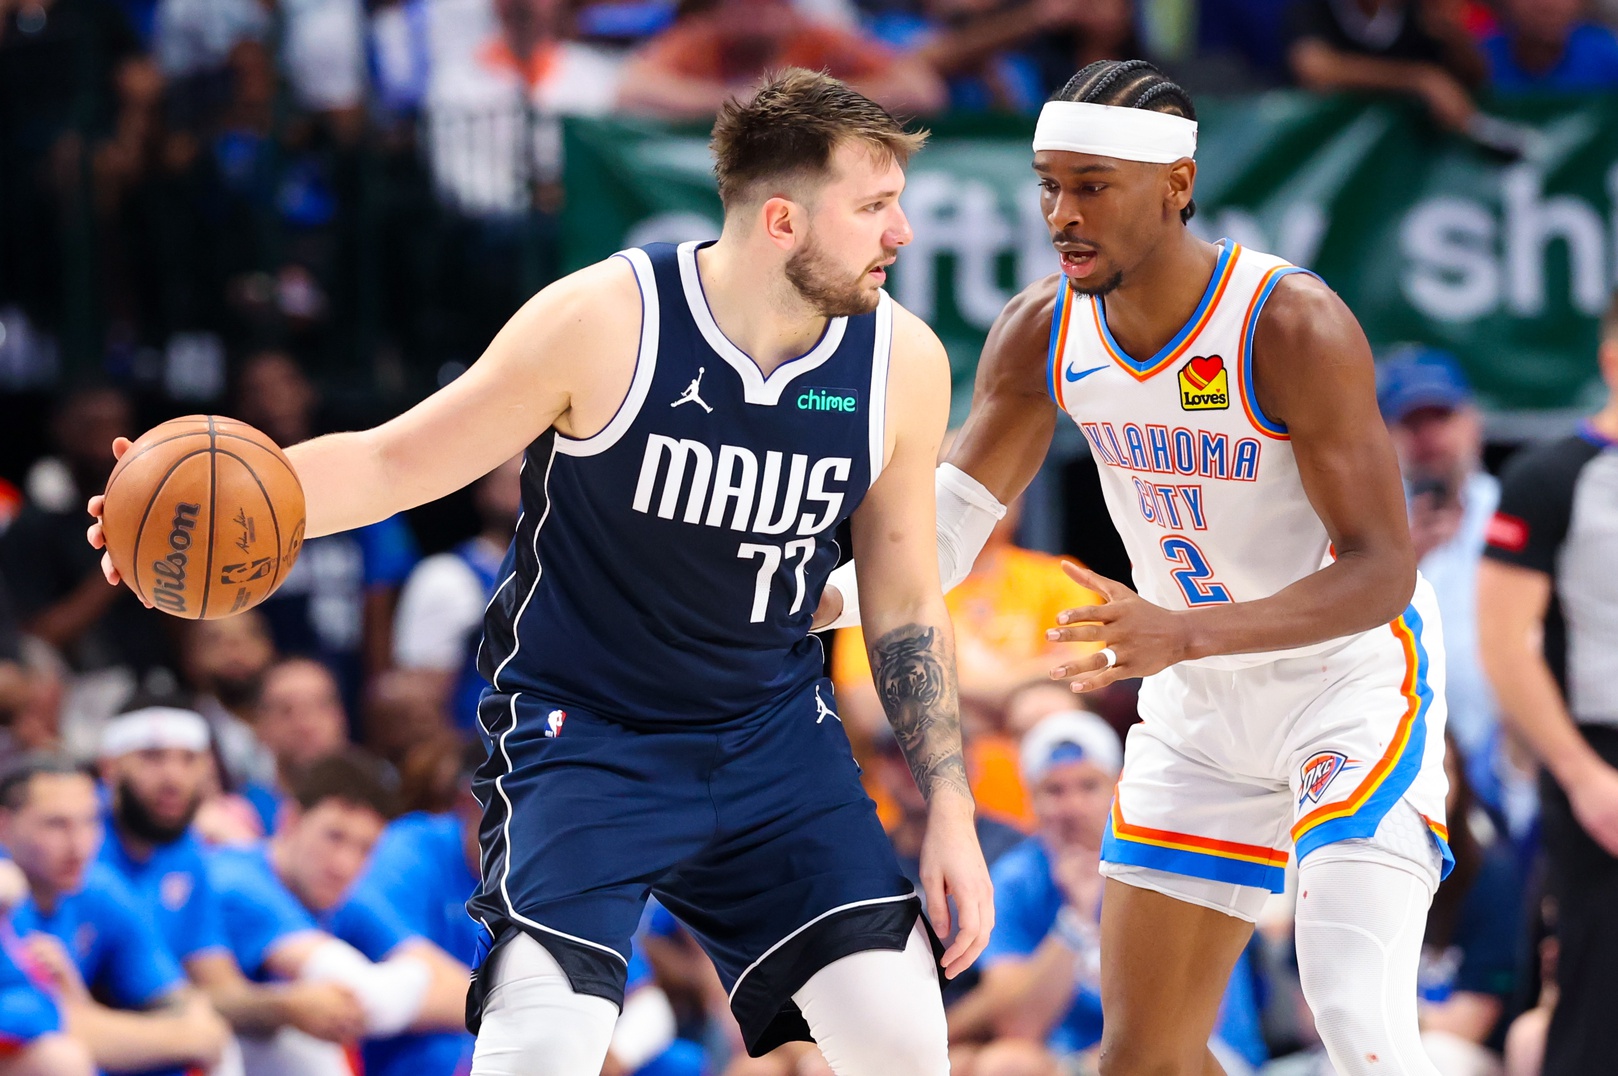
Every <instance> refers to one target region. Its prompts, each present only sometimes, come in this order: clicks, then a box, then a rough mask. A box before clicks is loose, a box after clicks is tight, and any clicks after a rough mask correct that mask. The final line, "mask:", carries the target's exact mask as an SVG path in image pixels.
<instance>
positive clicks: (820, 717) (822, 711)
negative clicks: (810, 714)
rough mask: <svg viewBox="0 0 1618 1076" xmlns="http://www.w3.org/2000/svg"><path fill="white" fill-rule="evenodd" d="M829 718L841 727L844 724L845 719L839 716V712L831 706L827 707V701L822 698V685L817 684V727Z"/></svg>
mask: <svg viewBox="0 0 1618 1076" xmlns="http://www.w3.org/2000/svg"><path fill="white" fill-rule="evenodd" d="M828 717H829V718H831V719H832V720H834V721H836V722H837V723H838V724H839V725H841V724H842V723H843V719H842V718H840V717H838V716H837V711H836V710H833V709H832V708H831V707H830V706H827V705H826V700H825V699H823V698H821V697H820V685H819V684H816V685H815V724H817V725H818V724H820V723H821V722H822V721H824V720H826V719H827V718H828Z"/></svg>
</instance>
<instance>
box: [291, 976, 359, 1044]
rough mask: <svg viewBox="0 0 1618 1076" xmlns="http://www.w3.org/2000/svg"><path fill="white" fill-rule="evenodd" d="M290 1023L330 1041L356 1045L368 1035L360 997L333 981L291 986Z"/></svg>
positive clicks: (309, 982)
mask: <svg viewBox="0 0 1618 1076" xmlns="http://www.w3.org/2000/svg"><path fill="white" fill-rule="evenodd" d="M286 1006H287V1022H288V1023H289V1024H291V1026H293V1027H295V1028H297V1029H298V1030H299V1031H302V1032H303V1033H304V1034H306V1035H313V1036H314V1037H315V1038H317V1039H325V1040H326V1041H327V1042H352V1041H354V1040H355V1039H358V1038H360V1037H361V1036H363V1035H364V1034H365V1010H364V1009H363V1008H361V1006H360V1001H359V998H357V997H355V996H354V992H353V991H352V990H350V989H349V988H348V987H346V986H343V985H342V984H341V983H335V982H332V981H330V980H319V981H308V982H298V983H292V984H290V985H289V986H288V987H287V995H286Z"/></svg>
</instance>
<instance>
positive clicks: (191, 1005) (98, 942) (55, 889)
mask: <svg viewBox="0 0 1618 1076" xmlns="http://www.w3.org/2000/svg"><path fill="white" fill-rule="evenodd" d="M100 842H101V821H100V807H99V804H98V802H97V797H96V787H95V783H94V782H93V781H91V779H90V777H89V776H88V775H87V774H85V773H84V772H83V771H82V770H79V769H78V768H77V767H75V766H74V765H73V764H72V763H71V762H70V761H67V760H63V759H58V758H54V757H47V756H33V757H29V758H26V759H24V760H21V761H20V762H18V763H17V764H16V765H15V766H14V767H13V768H12V769H11V770H9V771H8V772H7V773H6V774H5V776H4V777H3V778H0V843H3V844H4V845H5V847H6V848H7V849H8V850H9V851H10V852H11V855H12V858H13V860H14V861H15V862H16V864H17V866H18V867H19V868H21V869H22V872H23V874H24V876H25V877H26V878H27V879H28V886H29V890H30V895H29V897H28V898H27V899H26V900H24V901H23V902H22V903H21V904H20V905H19V906H18V907H17V909H16V910H15V911H14V912H13V913H12V926H13V928H14V929H15V931H16V933H17V935H18V936H19V937H20V938H21V939H22V942H21V944H22V946H23V950H24V952H26V953H27V955H28V958H29V959H30V960H32V961H33V962H35V964H36V966H38V967H39V968H41V969H42V971H43V972H44V974H45V975H46V976H47V978H48V979H49V980H50V983H51V986H52V988H53V990H54V991H55V993H56V995H57V1001H58V1004H59V1005H60V1006H61V1008H62V1012H63V1015H64V1017H65V1018H66V1024H67V1027H68V1029H69V1031H70V1033H71V1034H72V1035H73V1037H74V1038H77V1039H79V1040H80V1041H81V1042H83V1043H84V1044H85V1045H86V1046H87V1047H88V1048H89V1050H90V1052H91V1055H92V1056H93V1058H94V1059H95V1063H96V1065H97V1067H98V1068H100V1069H101V1070H102V1071H104V1072H141V1071H149V1070H154V1069H184V1068H190V1067H193V1066H199V1065H200V1066H204V1067H207V1066H211V1065H214V1064H216V1063H218V1061H219V1059H220V1057H221V1055H222V1052H223V1050H224V1049H225V1046H226V1043H227V1042H228V1040H229V1037H230V1032H229V1029H228V1028H227V1026H226V1025H225V1023H224V1021H223V1020H221V1019H220V1018H219V1016H218V1014H217V1013H215V1012H214V1010H213V1008H212V1007H211V1006H210V1005H209V1004H208V1002H207V1000H206V999H205V998H203V997H202V996H201V995H200V994H198V993H196V992H195V991H193V990H191V989H190V988H189V987H188V986H187V985H186V982H185V977H184V975H183V974H182V973H181V971H180V968H179V966H178V965H177V964H176V963H175V962H174V958H173V957H171V956H170V955H169V952H168V947H167V946H166V945H165V944H164V943H163V941H162V940H161V938H160V937H159V935H158V931H157V928H156V927H155V926H154V925H153V924H152V922H151V920H150V919H149V918H147V917H146V916H145V915H144V914H143V913H142V911H141V909H140V903H139V901H138V900H137V899H136V897H135V896H134V894H133V893H131V892H130V891H129V889H128V888H127V887H126V886H125V885H124V883H123V882H122V881H121V880H120V879H119V878H118V876H117V875H116V874H115V873H114V872H113V871H111V870H110V869H108V868H107V867H105V866H103V865H101V864H98V863H96V862H95V855H96V849H97V846H98V845H99V844H100Z"/></svg>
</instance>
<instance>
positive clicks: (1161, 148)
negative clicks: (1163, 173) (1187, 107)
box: [1034, 101, 1197, 164]
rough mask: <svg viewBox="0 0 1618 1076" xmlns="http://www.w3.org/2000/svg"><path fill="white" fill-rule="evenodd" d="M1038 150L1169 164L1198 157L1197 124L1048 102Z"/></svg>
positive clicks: (1075, 103) (1161, 114)
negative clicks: (1184, 158)
mask: <svg viewBox="0 0 1618 1076" xmlns="http://www.w3.org/2000/svg"><path fill="white" fill-rule="evenodd" d="M1034 149H1035V151H1038V150H1042V149H1055V150H1063V151H1065V152H1068V153H1093V154H1095V155H1096V156H1098V157H1116V158H1118V159H1119V160H1121V161H1145V162H1147V163H1148V164H1170V163H1172V162H1174V161H1177V160H1179V159H1180V158H1181V157H1195V156H1196V155H1197V122H1196V121H1195V120H1188V119H1186V118H1185V117H1183V116H1171V115H1169V114H1168V113H1167V112H1149V111H1147V110H1146V109H1143V108H1119V107H1118V106H1116V105H1091V104H1086V103H1084V102H1082V101H1047V102H1045V107H1044V108H1042V109H1040V110H1039V123H1038V124H1037V125H1036V126H1035V127H1034Z"/></svg>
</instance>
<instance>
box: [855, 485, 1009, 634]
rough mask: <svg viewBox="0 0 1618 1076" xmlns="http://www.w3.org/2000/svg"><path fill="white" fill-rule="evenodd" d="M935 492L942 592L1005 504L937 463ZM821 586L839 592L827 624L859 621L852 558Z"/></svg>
mask: <svg viewBox="0 0 1618 1076" xmlns="http://www.w3.org/2000/svg"><path fill="white" fill-rule="evenodd" d="M933 488H934V491H935V493H936V494H937V496H938V580H939V582H940V583H941V584H943V589H944V592H945V593H946V594H947V593H949V592H950V591H951V590H954V589H955V588H956V587H958V586H960V584H961V580H963V579H965V578H966V577H967V576H968V575H970V574H971V573H972V565H973V564H975V563H976V562H977V559H978V554H979V553H981V552H983V546H984V545H985V544H986V543H987V542H988V540H989V534H990V532H992V531H993V530H994V525H995V524H996V523H999V522H1000V521H1001V520H1002V519H1004V518H1006V506H1005V505H1003V504H1001V503H1000V502H999V501H997V500H995V496H994V494H992V493H990V492H989V491H988V490H987V489H985V488H984V486H983V483H981V482H979V481H978V480H977V479H975V478H973V477H972V476H971V475H969V474H967V473H966V472H965V471H963V470H961V469H960V468H959V467H956V466H955V465H954V464H952V463H943V464H940V465H939V467H938V471H937V473H936V474H935V476H934V479H933ZM826 582H827V585H829V586H834V587H836V588H837V591H838V593H840V594H841V595H842V596H843V611H842V612H841V613H839V614H838V616H837V619H835V620H833V621H832V622H831V623H830V624H827V625H826V627H827V628H851V627H853V626H855V625H856V624H858V623H859V622H860V598H859V582H858V578H857V576H856V574H855V570H854V562H853V561H849V562H848V563H847V564H844V565H842V566H841V567H839V568H837V569H836V570H834V571H833V572H832V573H831V576H830V577H829V578H828V579H827V580H826Z"/></svg>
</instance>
